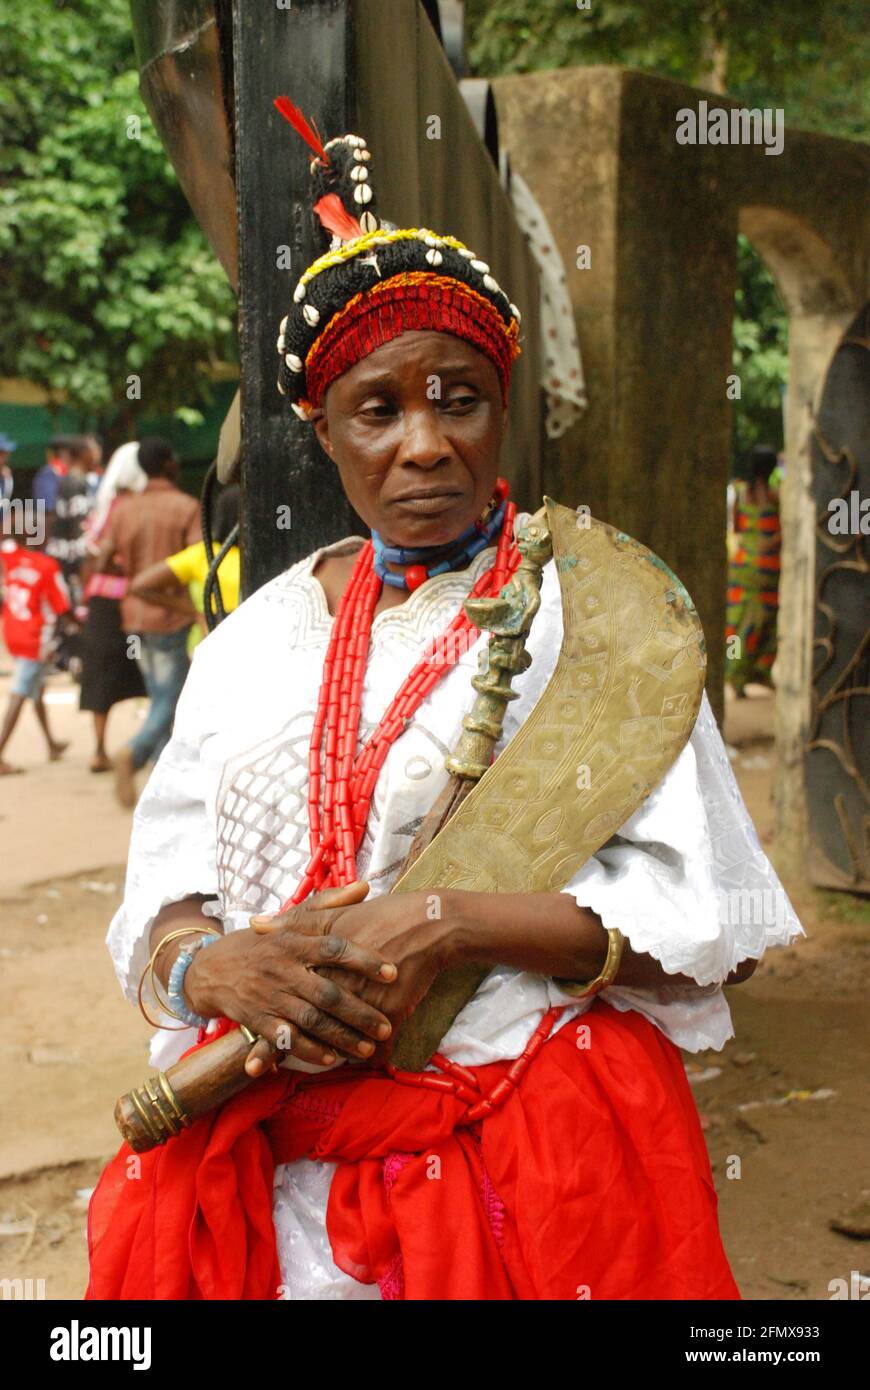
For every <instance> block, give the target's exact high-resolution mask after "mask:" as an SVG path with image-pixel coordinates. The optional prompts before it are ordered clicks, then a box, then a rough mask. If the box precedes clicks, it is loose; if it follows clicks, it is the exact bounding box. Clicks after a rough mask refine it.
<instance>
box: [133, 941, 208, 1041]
mask: <svg viewBox="0 0 870 1390" xmlns="http://www.w3.org/2000/svg"><path fill="white" fill-rule="evenodd" d="M191 933H194V934H197V933H199V934H202V935H203V936H220V935H221V933H220V932H216V931H215V930H214V928H213V927H180V928H179V929H178V931H171V932H167V934H166V936H164V937H161V939H160V940H159V941H158V943H157V945H156V946H155V948H154V950H153V951H152V952H151V959H150V960H149V962H148V964H147V965H146V966H145V969H144V970H143V971H142V977H141V979H140V981H139V988H138V990H137V991H136V997H137V999H138V1001H139V1012H140V1014H141V1015H142V1017H143V1018H144V1019H145V1022H146V1023H148V1024H150V1025H151V1027H152V1028H162V1029H163V1031H164V1032H166V1033H180V1032H181V1031H182V1030H183V1029H184V1028H188V1027H189V1026H190V1025H189V1024H187V1023H180V1024H178V1025H177V1026H176V1025H174V1024H172V1023H158V1022H157V1020H156V1019H154V1018H152V1017H151V1015H150V1014H149V1013H148V1012H147V1010H146V1008H145V1005H144V1003H143V1001H142V991H143V987H144V984H145V976H146V975H147V976H148V978H149V981H150V983H151V993H152V995H153V997H154V999H155V1000H156V1001H157V1003H158V1004H159V1005H160V1008H161V1009H163V1011H164V1013H167V1014H172V1016H173V1018H177V1017H178V1015H177V1014H173V1012H172V1009H171V1008H170V1007H169V1005H168V1003H167V1002H166V1001H165V1000H163V999H161V998H160V994H159V991H158V989H157V982H156V978H155V975H154V967H155V965H156V964H157V957H158V956H159V954H160V952H161V951H162V950H163V947H164V946H166V945H168V943H169V942H170V941H176V940H177V939H178V937H180V936H189V935H190V934H191Z"/></svg>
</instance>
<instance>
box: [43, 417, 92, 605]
mask: <svg viewBox="0 0 870 1390" xmlns="http://www.w3.org/2000/svg"><path fill="white" fill-rule="evenodd" d="M67 453H68V467H67V471H66V473H64V474H63V476H62V477H60V478H59V479H58V484H57V490H56V493H55V503H54V512H55V518H54V525H53V527H52V529H51V535H50V537H49V539H48V542H47V544H46V547H45V549H46V554H47V555H50V556H51V557H52V559H54V560H57V562H58V564H59V565H60V567H61V569H62V570H63V577H64V580H65V581H66V586H67V588H68V589H69V592H70V598H71V601H72V604H73V607H77V606H78V604H79V603H80V601H81V592H82V591H81V578H80V571H81V566H82V561H83V560H84V558H85V554H86V548H85V537H84V528H85V522H86V520H87V517H88V514H89V512H90V511H91V509H92V507H93V503H94V498H93V493H92V491H91V488H90V486H89V484H88V470H89V468H90V466H91V459H92V454H91V446H90V444H89V443H88V441H87V439H86V438H85V437H84V436H83V435H79V436H74V437H73V438H71V439H70V441H69V444H68V449H67Z"/></svg>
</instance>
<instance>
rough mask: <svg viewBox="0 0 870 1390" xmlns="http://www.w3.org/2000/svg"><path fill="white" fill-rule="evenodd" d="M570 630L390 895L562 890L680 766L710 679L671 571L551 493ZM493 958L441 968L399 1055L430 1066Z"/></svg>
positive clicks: (693, 617)
mask: <svg viewBox="0 0 870 1390" xmlns="http://www.w3.org/2000/svg"><path fill="white" fill-rule="evenodd" d="M545 501H546V506H547V519H548V522H549V527H550V534H551V537H552V542H553V559H554V563H555V565H556V568H557V571H558V576H559V584H560V588H561V594H562V614H563V624H564V635H563V639H562V647H561V650H560V653H559V657H558V661H557V663H556V668H555V670H554V672H553V675H552V677H551V679H550V681H549V684H548V685H547V688H546V690H545V691H544V693H543V695H542V696H541V698H540V700H539V701H538V703H537V705H536V706H535V708H534V709H533V711H532V713H531V714H530V715H529V716H528V718H527V719H526V721H525V723H524V724H523V726H522V728H521V729H520V730H519V731H518V733H517V734H516V735H515V736H514V738H513V739H511V741H510V743H509V744H508V745H507V747H506V748H505V749H504V751H503V752H502V753H501V755H500V756H499V757H498V758H497V759H496V761H495V763H494V764H493V765H492V767H490V768H489V769H488V770H487V772H486V773H485V774H484V775H483V777H482V778H481V780H480V782H479V783H478V785H477V786H476V787H475V788H474V790H473V791H472V792H471V793H470V794H469V795H468V796H467V797H466V799H465V800H464V801H463V803H462V805H461V806H460V807H459V809H458V810H457V811H456V813H455V815H453V817H452V818H451V819H450V820H449V821H448V822H447V824H446V825H445V826H444V828H443V829H442V830H441V831H440V832H439V834H438V835H437V836H436V837H435V839H434V840H433V841H432V843H431V844H430V845H429V846H428V848H427V849H426V850H424V852H423V853H422V854H421V855H420V857H419V859H417V860H416V862H415V863H414V864H412V865H411V867H410V868H409V869H408V870H407V871H406V872H405V873H404V874H403V875H402V877H401V879H400V880H399V881H398V883H396V885H395V886H394V888H393V892H394V893H396V892H399V893H401V892H410V891H413V890H421V889H429V890H431V891H437V889H438V888H439V887H442V888H451V887H455V888H463V889H468V890H473V891H478V892H489V893H534V892H556V891H558V890H559V889H561V888H563V887H564V885H565V884H566V883H568V882H569V880H570V879H571V877H572V876H573V874H574V873H576V871H577V870H578V869H579V868H580V867H581V866H582V865H583V864H585V862H586V860H587V859H589V858H590V856H591V855H593V854H595V852H596V851H597V850H598V849H600V848H601V846H602V845H603V844H605V843H606V841H607V840H609V839H610V837H611V835H613V834H614V833H615V832H616V831H617V830H618V829H619V828H620V826H622V825H624V824H625V822H626V821H627V820H628V819H629V817H630V816H632V815H633V814H634V812H635V811H636V810H637V809H638V807H639V806H640V805H641V804H642V802H643V801H644V800H645V798H646V797H647V796H648V795H649V793H650V792H651V791H652V790H653V788H654V787H655V786H656V785H657V784H658V782H660V781H661V779H662V777H664V775H665V773H666V772H667V771H668V769H669V768H670V767H671V765H672V764H673V763H674V762H675V761H676V759H677V757H678V756H679V754H680V752H681V751H682V749H683V747H684V746H685V744H686V743H687V741H688V739H689V736H690V734H691V732H692V729H693V727H694V724H695V720H696V718H697V714H698V709H699V707H700V703H701V696H702V692H703V687H704V674H705V669H706V657H705V653H704V635H703V631H702V628H701V624H700V622H699V620H698V616H697V613H696V611H695V607H694V604H693V603H692V601H691V599H690V597H689V595H688V594H687V592H686V590H685V588H684V587H683V585H682V584H681V583H680V581H679V580H678V579H677V577H676V576H675V575H674V574H673V573H672V572H671V571H670V570H669V569H668V568H667V566H666V565H664V564H663V563H662V561H661V560H659V559H658V557H657V556H655V555H653V554H652V552H651V551H649V550H647V549H646V547H645V546H643V545H641V544H640V543H639V542H638V541H635V540H632V538H631V537H630V536H626V535H625V534H624V533H623V532H621V531H616V530H614V528H613V527H611V526H608V525H606V524H605V523H604V522H601V521H595V520H594V519H593V518H590V517H584V516H582V515H581V516H580V517H578V515H577V513H575V512H574V511H572V510H571V509H570V508H568V507H562V506H559V505H558V504H557V503H555V502H553V501H551V500H550V499H549V498H546V499H545ZM488 970H489V967H488V966H478V965H465V966H461V967H457V968H455V969H451V970H448V971H444V972H443V973H442V974H441V975H440V976H439V977H438V978H437V980H436V981H435V984H434V985H433V987H432V989H431V990H430V991H429V994H428V995H427V996H426V998H425V999H424V1000H422V1002H421V1003H420V1004H419V1005H418V1007H417V1009H416V1010H415V1011H414V1013H413V1014H412V1015H411V1017H410V1018H409V1019H407V1020H406V1021H405V1023H404V1024H402V1026H401V1028H400V1029H399V1031H398V1033H397V1036H396V1042H395V1046H394V1048H393V1054H392V1061H393V1063H394V1065H395V1066H397V1067H401V1068H404V1069H409V1070H417V1069H419V1068H421V1067H423V1066H425V1064H426V1062H427V1061H428V1060H429V1058H430V1057H431V1055H432V1053H433V1052H435V1051H436V1050H437V1048H438V1044H439V1043H440V1041H441V1039H442V1038H443V1036H444V1034H445V1033H446V1032H447V1029H448V1028H449V1027H450V1025H451V1023H452V1022H453V1020H454V1018H455V1017H456V1015H457V1013H458V1012H459V1011H460V1009H461V1008H462V1007H463V1006H464V1005H465V1003H466V1002H467V1001H468V999H469V998H470V997H471V994H473V992H474V990H475V989H476V988H477V986H478V984H479V983H480V981H481V980H482V979H483V978H484V976H485V975H486V974H487V973H488Z"/></svg>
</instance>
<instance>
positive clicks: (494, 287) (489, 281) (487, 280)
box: [483, 275, 501, 294]
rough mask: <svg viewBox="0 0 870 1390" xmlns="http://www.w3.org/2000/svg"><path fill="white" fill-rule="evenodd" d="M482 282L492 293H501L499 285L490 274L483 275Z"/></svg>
mask: <svg viewBox="0 0 870 1390" xmlns="http://www.w3.org/2000/svg"><path fill="white" fill-rule="evenodd" d="M483 283H484V285H485V286H486V288H487V289H488V290H491V291H492V293H493V294H500V293H501V286H500V285H499V283H498V281H497V280H493V278H492V276H491V275H484V277H483Z"/></svg>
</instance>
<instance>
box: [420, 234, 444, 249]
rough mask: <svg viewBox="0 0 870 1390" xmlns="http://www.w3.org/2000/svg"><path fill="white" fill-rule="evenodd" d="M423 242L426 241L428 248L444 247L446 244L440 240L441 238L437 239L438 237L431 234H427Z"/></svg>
mask: <svg viewBox="0 0 870 1390" xmlns="http://www.w3.org/2000/svg"><path fill="white" fill-rule="evenodd" d="M423 240H424V241H425V243H426V245H427V246H443V245H444V242H443V241H442V240H441V238H440V237H437V236H433V235H432V233H431V232H427V233H426V235H425V236H424V238H423Z"/></svg>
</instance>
